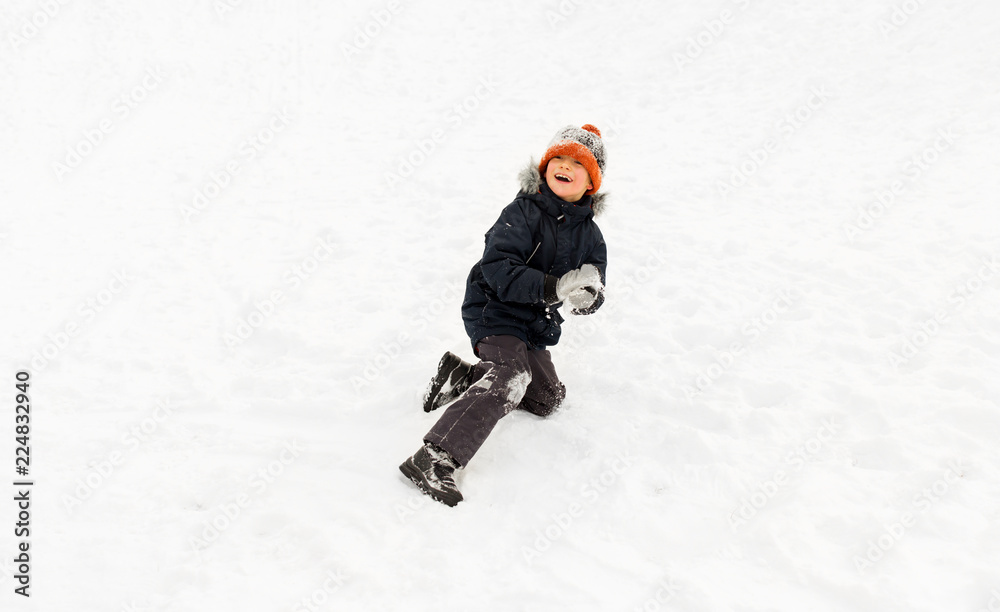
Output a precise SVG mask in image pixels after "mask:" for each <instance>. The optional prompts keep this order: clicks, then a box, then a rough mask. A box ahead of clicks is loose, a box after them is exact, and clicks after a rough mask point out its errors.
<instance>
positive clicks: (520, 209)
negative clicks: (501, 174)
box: [399, 124, 607, 506]
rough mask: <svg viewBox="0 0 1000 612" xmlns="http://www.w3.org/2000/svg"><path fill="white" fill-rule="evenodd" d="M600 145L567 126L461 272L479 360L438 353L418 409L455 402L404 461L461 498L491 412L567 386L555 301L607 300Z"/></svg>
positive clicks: (415, 473) (556, 397) (541, 403)
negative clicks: (458, 475) (556, 351)
mask: <svg viewBox="0 0 1000 612" xmlns="http://www.w3.org/2000/svg"><path fill="white" fill-rule="evenodd" d="M605 160H606V154H605V151H604V142H603V140H602V139H601V132H600V131H599V130H598V129H597V128H596V127H594V126H592V125H590V124H587V125H584V126H583V127H575V126H572V125H570V126H566V127H564V128H563V129H561V130H559V131H558V132H557V133H556V135H555V138H553V139H552V141H551V142H550V143H549V146H548V149H547V150H546V151H545V155H544V156H543V157H542V161H541V163H540V164H539V165H538V166H537V167H535V166H534V161H532V162H531V163H529V165H528V167H527V168H525V169H524V170H522V171H521V173H520V174H519V176H518V178H519V179H520V181H521V191H520V193H518V195H517V197H516V198H515V199H514V201H513V202H512V203H511V204H509V205H508V206H507V207H506V208H504V210H503V212H502V213H501V214H500V218H499V219H498V220H497V222H496V223H494V224H493V227H492V228H491V229H490V231H489V232H487V233H486V248H485V250H484V252H483V258H482V259H481V260H479V262H478V263H476V265H475V266H473V268H472V271H471V272H470V273H469V278H468V281H467V283H466V291H465V300H464V302H463V304H462V319H463V320H464V321H465V330H466V332H467V333H468V334H469V338H470V339H471V340H472V348H473V351H474V352H475V354H476V356H477V357H479V359H480V361H479V363H477V364H476V365H474V366H473V365H471V364H469V363H466V362H465V361H463V360H462V359H461V358H459V357H457V356H456V355H454V354H452V353H445V355H444V357H442V358H441V361H440V362H439V363H438V371H437V375H436V376H435V377H434V378H433V379H432V380H431V384H430V387H429V388H428V390H427V394H426V395H425V396H424V411H425V412H431V411H432V410H435V409H437V408H440V407H441V406H444V405H445V404H448V403H451V406H449V407H448V409H447V410H445V411H444V413H443V414H442V415H441V418H440V419H439V420H438V422H437V424H435V425H434V427H432V428H431V430H430V431H429V432H427V435H425V436H424V445H423V446H422V447H421V448H420V449H419V450H418V451H417V452H416V454H414V455H413V456H412V457H410V458H409V459H407V460H406V461H405V462H403V464H402V465H400V466H399V469H400V471H402V472H403V474H405V475H406V476H407V477H408V478H410V480H412V481H413V482H414V483H415V484H416V485H417V486H418V487H419V488H420V489H421V490H422V491H423V492H424V493H426V494H427V495H430V496H431V497H432V498H434V499H435V500H437V501H440V502H442V503H444V504H447V505H449V506H454V505H455V504H457V503H458V502H460V501H462V494H461V493H460V492H459V490H458V487H457V486H456V485H455V479H454V473H455V470H456V469H458V468H460V467H463V466H465V465H468V463H469V460H470V459H472V457H473V455H475V453H476V451H477V450H479V447H480V446H481V445H482V443H483V442H484V441H485V440H486V437H487V436H488V435H489V433H490V432H491V431H492V430H493V427H494V426H495V425H496V424H497V422H498V421H499V420H500V419H501V418H502V417H503V416H505V415H506V414H508V413H509V412H511V411H512V410H514V409H515V408H521V409H524V410H527V411H528V412H531V413H532V414H536V415H538V416H543V417H544V416H547V415H549V414H550V413H551V412H552V411H553V410H554V409H555V408H556V407H557V406H558V405H559V404H560V403H561V402H562V400H563V399H564V398H565V397H566V387H565V386H564V385H563V384H562V383H561V382H559V378H558V376H556V371H555V368H554V367H553V365H552V358H551V356H550V354H549V351H548V350H546V347H549V346H553V345H555V344H556V343H557V342H559V335H560V334H561V329H560V327H559V325H560V324H561V323H562V322H563V318H562V316H561V315H560V314H559V307H560V306H562V305H563V304H567V305H568V306H569V308H570V313H571V314H576V315H586V314H591V313H593V312H594V311H596V310H597V309H598V308H600V306H601V304H602V303H604V279H605V269H606V266H607V247H606V246H605V244H604V237H603V236H602V235H601V231H600V230H599V229H598V228H597V225H596V224H595V223H594V220H593V218H594V216H595V215H597V214H598V213H600V211H601V209H602V207H603V200H604V194H600V195H598V194H597V190H598V189H600V187H601V179H602V178H603V175H604V168H605Z"/></svg>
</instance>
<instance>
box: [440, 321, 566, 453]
mask: <svg viewBox="0 0 1000 612" xmlns="http://www.w3.org/2000/svg"><path fill="white" fill-rule="evenodd" d="M476 352H477V353H478V354H479V358H480V360H481V361H480V362H479V363H477V364H476V365H475V366H473V371H472V380H473V383H472V385H471V386H470V387H469V388H468V389H467V390H466V391H465V393H463V394H462V395H461V396H459V397H458V399H456V400H455V401H454V402H452V404H451V406H449V407H448V409H447V410H445V411H444V414H442V415H441V418H440V419H438V422H437V423H436V424H435V425H434V427H432V428H431V430H430V431H429V432H427V435H426V436H424V441H425V442H430V443H432V444H437V445H438V446H440V447H441V448H443V449H444V450H446V451H448V453H450V454H451V456H452V457H454V458H455V460H456V461H458V463H459V464H461V465H463V466H464V465H467V464H468V463H469V461H470V460H471V459H472V457H473V456H474V455H475V454H476V451H478V450H479V447H480V446H482V445H483V442H485V441H486V438H487V436H489V435H490V432H491V431H493V427H494V426H496V424H497V423H498V422H499V421H500V419H501V418H503V417H504V416H505V415H507V414H508V413H510V412H511V411H512V410H514V409H515V408H521V409H523V410H527V411H528V412H531V413H532V414H536V415H538V416H547V415H548V414H550V413H551V412H552V411H553V410H555V409H556V407H557V406H558V405H559V404H560V403H561V402H562V401H563V399H564V398H565V397H566V387H565V386H564V385H563V384H562V383H561V382H559V377H558V376H556V369H555V367H554V366H553V365H552V355H551V354H550V353H549V352H548V351H546V350H538V351H529V350H528V348H527V346H526V345H525V344H524V342H522V341H521V340H520V339H518V338H517V337H515V336H488V337H486V338H483V339H482V340H480V341H479V343H478V344H477V345H476Z"/></svg>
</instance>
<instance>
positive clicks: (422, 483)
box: [399, 457, 464, 508]
mask: <svg viewBox="0 0 1000 612" xmlns="http://www.w3.org/2000/svg"><path fill="white" fill-rule="evenodd" d="M399 471H400V472H402V473H403V475H404V476H406V477H407V478H409V479H410V480H412V481H413V484H415V485H417V488H418V489H420V490H421V491H422V492H423V493H424V495H427V496H429V497H430V498H431V499H433V500H434V501H438V502H441V503H442V504H444V505H446V506H451V507H453V508H454V507H455V505H456V504H457V503H458V502H460V501H462V499H464V498H463V497H462V496H461V494H459V495H446V494H443V493H441V492H440V491H438V490H436V489H433V488H431V486H430V484H429V483H428V482H427V480H426V479H425V478H424V473H423V472H421V471H420V469H419V468H417V466H416V465H415V464H414V463H413V457H410V458H409V459H407V460H406V461H404V462H403V464H402V465H400V466H399Z"/></svg>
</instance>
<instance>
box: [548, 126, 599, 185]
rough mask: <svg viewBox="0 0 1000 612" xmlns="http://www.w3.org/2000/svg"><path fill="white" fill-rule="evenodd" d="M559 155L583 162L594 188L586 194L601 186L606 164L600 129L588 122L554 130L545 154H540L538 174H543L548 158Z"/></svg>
mask: <svg viewBox="0 0 1000 612" xmlns="http://www.w3.org/2000/svg"><path fill="white" fill-rule="evenodd" d="M559 155H569V156H570V157H572V158H574V159H576V160H578V161H579V162H580V163H581V164H583V167H584V168H586V169H587V174H589V175H590V182H591V183H593V185H594V188H593V189H589V190H587V192H586V194H587V195H591V194H594V193H597V190H598V189H600V188H601V177H603V176H604V166H605V165H606V164H607V153H605V151H604V141H603V140H602V139H601V131H600V130H599V129H597V128H596V127H594V126H592V125H590V124H589V123H588V124H586V125H584V126H582V127H576V126H575V125H567V126H566V127H564V128H562V129H561V130H559V131H558V132H556V135H555V137H554V138H553V139H552V141H551V142H550V143H549V147H548V149H546V150H545V155H543V156H542V163H540V164H538V172H539V174H541V175H542V176H545V168H546V167H547V166H548V165H549V160H551V159H552V158H553V157H557V156H559Z"/></svg>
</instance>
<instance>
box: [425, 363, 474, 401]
mask: <svg viewBox="0 0 1000 612" xmlns="http://www.w3.org/2000/svg"><path fill="white" fill-rule="evenodd" d="M471 382H472V364H470V363H467V362H465V361H463V360H462V358H461V357H459V356H458V355H455V354H454V353H451V352H448V353H445V354H444V356H443V357H441V361H439V362H438V369H437V375H435V376H434V378H432V379H431V384H430V385H429V386H428V387H427V393H425V394H424V412H431V411H432V410H437V409H438V408H440V407H441V406H444V405H445V404H449V403H451V402H452V401H454V400H455V399H456V398H458V396H459V395H462V394H463V393H465V390H466V389H468V388H469V384H470V383H471Z"/></svg>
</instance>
